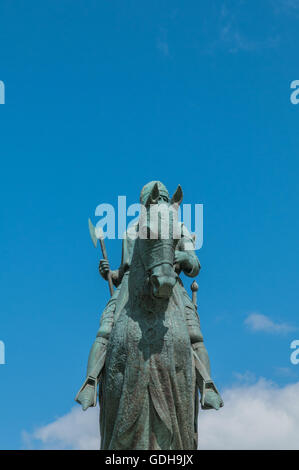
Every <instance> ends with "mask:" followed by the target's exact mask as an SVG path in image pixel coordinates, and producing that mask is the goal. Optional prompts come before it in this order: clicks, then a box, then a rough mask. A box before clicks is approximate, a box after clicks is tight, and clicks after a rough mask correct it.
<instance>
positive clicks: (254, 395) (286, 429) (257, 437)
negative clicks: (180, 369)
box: [23, 379, 299, 449]
mask: <svg viewBox="0 0 299 470" xmlns="http://www.w3.org/2000/svg"><path fill="white" fill-rule="evenodd" d="M298 396H299V382H297V383H295V384H291V385H287V386H285V387H281V388H280V387H278V386H276V385H275V384H273V383H272V382H269V381H266V380H264V379H260V380H259V381H257V382H255V383H254V384H252V385H248V384H245V385H234V386H232V387H230V388H228V389H226V390H224V392H223V399H224V407H223V408H222V409H221V410H219V411H213V410H211V411H201V412H200V414H199V447H200V449H299V439H298V436H299V406H298ZM23 437H24V442H25V444H26V446H27V447H29V448H43V449H98V448H99V439H100V437H99V427H98V408H96V409H95V408H92V409H89V410H88V411H87V412H82V411H81V410H80V408H79V406H78V407H76V408H73V409H72V410H71V411H70V413H68V414H66V415H65V416H62V417H61V418H59V419H57V420H56V421H54V422H53V423H50V424H48V425H46V426H43V427H41V428H39V429H37V430H36V431H35V432H33V433H32V434H28V433H24V436H23Z"/></svg>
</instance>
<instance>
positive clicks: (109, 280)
mask: <svg viewBox="0 0 299 470" xmlns="http://www.w3.org/2000/svg"><path fill="white" fill-rule="evenodd" d="M100 244H101V249H102V253H103V258H104V259H105V260H106V261H108V256H107V251H106V247H105V243H104V240H103V239H102V238H100ZM107 279H108V285H109V291H110V295H111V296H112V295H113V283H112V278H111V271H110V270H109V272H108V275H107Z"/></svg>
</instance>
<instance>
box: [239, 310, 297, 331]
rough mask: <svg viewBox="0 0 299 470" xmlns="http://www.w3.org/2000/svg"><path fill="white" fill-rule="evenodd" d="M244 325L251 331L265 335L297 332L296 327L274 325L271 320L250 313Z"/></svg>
mask: <svg viewBox="0 0 299 470" xmlns="http://www.w3.org/2000/svg"><path fill="white" fill-rule="evenodd" d="M244 323H245V325H246V326H247V327H248V328H249V329H250V330H251V331H263V332H265V333H277V334H285V333H289V332H291V331H295V330H297V328H296V327H294V326H291V325H289V324H288V323H275V322H274V321H273V320H271V318H269V317H267V316H266V315H262V314H260V313H251V314H250V315H248V317H247V318H246V319H245V322H244Z"/></svg>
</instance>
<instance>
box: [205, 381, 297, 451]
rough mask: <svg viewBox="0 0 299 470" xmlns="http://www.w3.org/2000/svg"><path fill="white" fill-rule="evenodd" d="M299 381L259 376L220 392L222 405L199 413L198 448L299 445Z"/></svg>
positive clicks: (263, 447)
mask: <svg viewBox="0 0 299 470" xmlns="http://www.w3.org/2000/svg"><path fill="white" fill-rule="evenodd" d="M298 396H299V382H298V383H295V384H292V385H287V386H285V387H282V388H279V387H277V386H275V385H274V384H273V383H271V382H268V381H266V380H264V379H260V380H259V381H258V382H257V383H255V384H253V385H250V386H247V385H246V386H235V387H232V388H231V389H228V390H226V391H225V392H224V393H223V399H224V407H223V408H222V409H220V410H219V411H217V412H216V411H206V412H202V413H201V414H200V415H199V447H200V448H201V449H268V450H269V449H271V450H272V449H274V450H275V449H299V439H298V436H299V406H298Z"/></svg>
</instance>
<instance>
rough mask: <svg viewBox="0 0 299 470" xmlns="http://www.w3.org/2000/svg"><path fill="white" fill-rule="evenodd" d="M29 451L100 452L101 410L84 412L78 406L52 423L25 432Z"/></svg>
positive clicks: (24, 440)
mask: <svg viewBox="0 0 299 470" xmlns="http://www.w3.org/2000/svg"><path fill="white" fill-rule="evenodd" d="M22 437H23V442H24V446H25V447H26V448H28V449H75V450H93V449H96V450H98V449H99V448H100V434H99V408H98V407H97V408H89V409H88V410H87V411H82V409H81V408H80V407H79V405H78V406H75V407H74V408H72V409H71V411H70V412H69V413H67V414H66V415H64V416H61V417H60V418H58V419H56V420H55V421H53V422H52V423H49V424H47V425H46V426H42V427H40V428H38V429H36V430H35V431H34V432H33V433H28V432H23V436H22Z"/></svg>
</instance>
